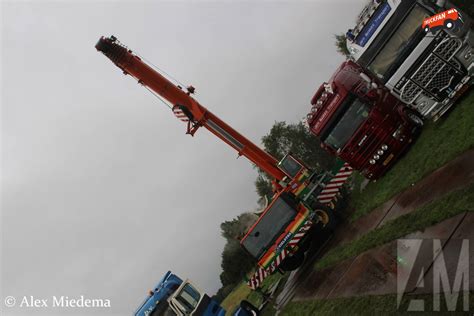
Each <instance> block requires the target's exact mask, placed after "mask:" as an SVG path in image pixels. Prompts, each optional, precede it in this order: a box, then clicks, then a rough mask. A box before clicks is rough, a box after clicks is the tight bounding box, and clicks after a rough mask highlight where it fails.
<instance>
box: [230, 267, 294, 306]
mask: <svg viewBox="0 0 474 316" xmlns="http://www.w3.org/2000/svg"><path fill="white" fill-rule="evenodd" d="M286 277H287V276H286ZM286 277H285V276H282V275H281V274H279V273H275V274H273V275H271V276H269V277H268V278H266V279H265V281H264V282H263V284H262V292H265V291H267V290H268V289H269V288H270V287H271V286H272V285H273V284H275V282H278V280H280V279H282V282H280V283H281V284H280V285H279V286H278V288H279V289H280V288H282V284H284V283H285V282H284V281H285V280H286ZM277 292H278V291H277ZM242 300H247V301H249V302H250V303H252V304H253V305H254V306H257V307H258V306H259V305H260V304H262V296H261V295H260V294H259V293H258V292H256V291H252V290H251V289H250V288H249V287H248V286H247V284H246V283H245V282H241V283H239V285H237V286H236V287H235V289H234V290H233V291H232V292H231V293H230V294H229V295H227V297H226V298H225V299H224V300H223V301H222V303H221V306H222V307H224V309H225V310H226V311H227V313H226V315H231V314H232V312H233V311H234V309H235V308H236V307H237V306H239V304H240V302H241V301H242ZM269 307H270V306H269ZM266 309H267V308H266ZM266 309H265V310H264V311H263V313H262V315H266V313H265V312H266ZM269 315H272V314H269Z"/></svg>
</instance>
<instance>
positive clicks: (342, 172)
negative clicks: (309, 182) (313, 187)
mask: <svg viewBox="0 0 474 316" xmlns="http://www.w3.org/2000/svg"><path fill="white" fill-rule="evenodd" d="M353 171H354V170H353V169H352V167H351V166H349V164H348V163H347V162H346V163H345V164H344V165H343V166H342V167H341V169H339V171H338V173H337V174H336V175H335V176H334V178H332V179H331V180H330V181H329V182H328V183H327V184H326V186H325V187H324V189H323V190H322V191H321V193H319V195H318V200H319V202H321V203H324V204H326V203H329V202H331V200H332V199H333V197H334V196H336V194H337V193H338V192H339V188H340V187H342V186H343V185H344V183H345V182H346V181H347V178H349V177H350V176H351V174H352V172H353Z"/></svg>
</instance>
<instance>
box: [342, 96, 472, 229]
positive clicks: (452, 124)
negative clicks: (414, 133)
mask: <svg viewBox="0 0 474 316" xmlns="http://www.w3.org/2000/svg"><path fill="white" fill-rule="evenodd" d="M471 148H474V91H471V92H470V93H469V94H468V95H466V96H465V97H464V98H463V99H462V100H461V101H460V102H459V103H458V104H457V105H456V106H455V108H454V111H452V112H451V113H447V115H446V116H445V117H443V118H442V119H440V121H438V122H435V123H433V122H428V123H427V124H426V126H425V127H424V128H423V131H422V133H421V135H420V137H419V139H418V140H417V141H416V142H415V144H414V145H413V147H412V148H411V149H410V150H409V151H408V152H407V154H406V155H405V156H404V157H402V159H400V161H398V162H397V163H396V164H395V166H394V167H393V168H392V169H391V170H390V171H389V172H388V173H387V174H386V175H385V176H384V177H382V178H381V179H380V180H378V181H377V182H371V183H369V184H368V185H367V187H366V188H365V189H364V190H363V191H362V192H360V191H359V190H357V188H356V189H355V190H354V192H353V194H352V197H351V206H352V207H353V208H354V209H355V212H354V214H353V216H352V220H355V219H357V218H359V217H360V216H363V215H365V214H367V213H368V212H370V211H372V210H373V209H374V208H376V207H377V206H379V205H381V204H383V203H384V202H386V201H387V200H389V199H390V198H392V197H393V196H395V195H396V194H397V193H399V192H401V191H403V190H404V189H406V188H407V187H409V186H410V185H411V184H412V183H416V182H417V181H419V180H421V179H422V178H423V177H425V176H426V175H428V174H429V173H431V172H432V171H434V170H436V169H437V168H439V167H441V166H442V165H444V164H446V163H447V162H449V161H450V160H452V159H453V158H455V157H456V156H458V155H460V154H461V153H463V152H465V151H466V150H468V149H471ZM359 177H360V176H359ZM359 182H360V181H359Z"/></svg>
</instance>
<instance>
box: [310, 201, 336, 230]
mask: <svg viewBox="0 0 474 316" xmlns="http://www.w3.org/2000/svg"><path fill="white" fill-rule="evenodd" d="M312 208H313V210H314V211H315V212H316V213H317V214H318V216H319V215H321V217H323V218H324V220H325V221H326V222H325V223H324V222H323V223H320V225H318V226H319V227H322V228H323V230H325V231H333V230H334V229H335V228H336V225H337V218H336V215H335V214H334V210H332V209H331V208H330V207H329V206H327V205H324V204H321V203H319V202H317V203H313V205H312Z"/></svg>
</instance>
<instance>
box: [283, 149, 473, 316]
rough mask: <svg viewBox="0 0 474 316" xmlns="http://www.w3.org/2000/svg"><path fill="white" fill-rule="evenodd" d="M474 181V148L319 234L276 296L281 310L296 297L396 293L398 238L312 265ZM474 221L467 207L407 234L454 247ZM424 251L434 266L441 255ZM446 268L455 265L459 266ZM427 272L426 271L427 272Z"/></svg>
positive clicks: (469, 234) (413, 289)
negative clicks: (322, 265)
mask: <svg viewBox="0 0 474 316" xmlns="http://www.w3.org/2000/svg"><path fill="white" fill-rule="evenodd" d="M473 182H474V150H470V151H468V152H466V153H464V154H463V155H461V156H460V157H458V158H456V159H454V160H453V161H451V162H449V163H448V164H446V165H445V166H443V167H441V168H440V169H438V170H436V171H435V172H433V173H432V174H430V175H429V176H427V177H425V178H424V179H423V180H421V181H420V182H418V183H417V184H415V185H413V186H412V187H411V188H409V189H407V190H405V191H404V192H402V193H400V194H398V195H397V196H395V197H394V198H392V199H391V200H389V201H387V202H386V203H384V204H383V205H382V206H380V207H378V208H377V209H375V210H374V211H372V212H371V213H370V214H368V215H366V216H364V217H362V218H360V219H358V220H357V221H355V222H354V223H342V224H340V225H339V226H338V228H337V229H336V231H335V233H334V235H333V236H330V237H329V238H327V239H326V240H318V241H317V242H316V243H315V244H314V245H313V247H312V248H311V249H310V251H309V252H308V256H307V259H306V262H305V264H304V265H303V267H301V268H300V269H299V270H297V271H294V272H293V273H292V274H291V275H290V277H289V279H288V281H287V283H286V285H285V288H284V290H283V291H282V292H281V294H280V295H279V296H278V297H277V299H276V307H277V310H279V309H281V308H283V307H284V305H285V304H286V303H288V302H289V301H290V300H292V299H293V300H305V299H324V298H334V297H350V296H358V295H367V294H388V293H396V290H397V288H396V286H397V284H396V282H397V275H396V266H397V263H396V261H395V259H394V258H395V257H396V251H397V241H393V242H391V243H388V244H386V245H383V246H381V247H378V248H375V249H372V250H369V251H367V252H364V253H363V254H361V255H359V256H357V257H356V258H352V259H348V260H345V261H343V262H341V263H339V264H337V265H336V266H334V267H332V268H329V269H326V270H324V271H321V272H319V271H314V270H313V266H314V263H315V262H316V261H317V260H318V258H321V256H322V255H324V253H326V252H327V251H328V250H329V249H331V248H333V247H335V246H337V245H340V244H344V243H347V242H349V241H350V240H353V239H354V238H356V237H358V236H361V235H363V234H365V233H367V232H368V231H370V230H372V229H375V228H377V227H379V226H381V225H383V224H384V223H386V222H387V221H389V220H392V219H394V218H397V217H399V216H401V215H403V214H407V213H410V212H412V211H414V210H415V209H418V208H419V207H421V206H423V205H425V204H428V203H430V202H432V201H433V200H435V199H439V198H440V197H442V196H443V195H445V194H447V193H449V192H452V191H454V190H458V189H462V188H464V187H466V186H467V185H469V184H470V183H473ZM473 225H474V214H472V213H469V214H466V213H463V214H459V215H457V216H455V217H453V218H450V219H447V220H445V221H444V222H442V223H439V224H437V225H435V226H432V227H429V228H427V229H425V230H424V231H423V232H416V233H414V234H410V235H409V236H406V238H426V239H433V238H437V239H442V240H443V244H442V246H443V249H445V250H444V251H450V249H451V248H452V249H455V248H456V247H455V244H456V242H451V240H454V239H464V238H465V239H470V240H471V241H474V230H472V227H473ZM473 244H474V243H473ZM321 245H322V246H321ZM452 251H454V250H452ZM472 253H473V252H471V256H472ZM421 255H422V263H421V264H423V265H425V266H430V267H431V266H432V263H433V260H438V258H433V255H432V253H429V255H428V254H427V255H423V254H421ZM447 264H449V262H447ZM452 264H455V262H452ZM470 264H471V268H472V269H471V271H474V266H473V264H474V258H471V260H470ZM448 270H454V271H455V270H456V268H455V267H453V268H452V269H448ZM429 272H430V271H426V273H429ZM473 277H474V274H473V273H471V280H470V286H471V290H473V286H474V279H473ZM415 283H416V282H415ZM415 283H413V284H410V283H409V284H408V285H407V288H406V292H407V293H410V292H414V293H419V292H423V289H422V288H421V287H417V284H415Z"/></svg>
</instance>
